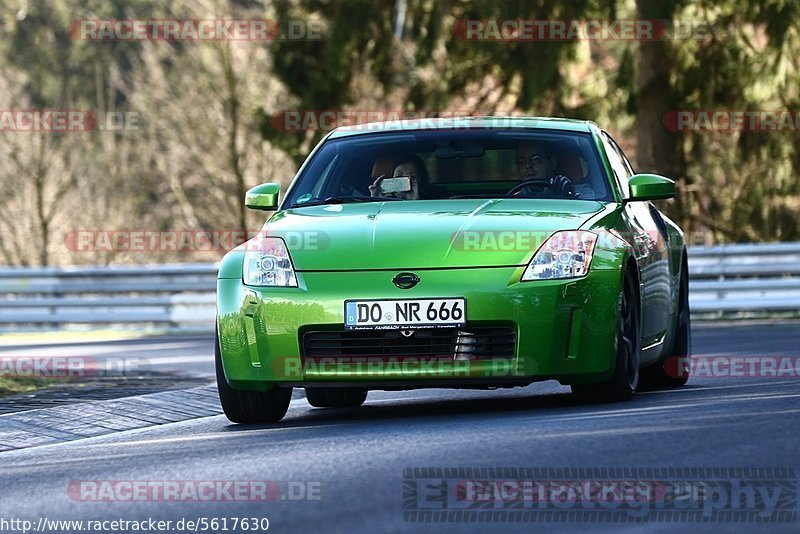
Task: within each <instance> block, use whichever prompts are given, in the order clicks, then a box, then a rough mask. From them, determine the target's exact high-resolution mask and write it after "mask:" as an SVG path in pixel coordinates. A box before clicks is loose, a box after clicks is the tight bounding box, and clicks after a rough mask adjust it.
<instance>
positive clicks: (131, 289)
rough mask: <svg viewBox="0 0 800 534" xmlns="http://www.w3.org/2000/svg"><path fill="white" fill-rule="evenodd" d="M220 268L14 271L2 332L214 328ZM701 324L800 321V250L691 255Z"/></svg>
mask: <svg viewBox="0 0 800 534" xmlns="http://www.w3.org/2000/svg"><path fill="white" fill-rule="evenodd" d="M216 272H217V265H216V264H213V263H191V264H175V265H153V266H135V267H131V266H112V267H73V268H6V269H2V270H0V326H3V327H9V326H11V325H24V324H27V325H50V326H54V325H65V324H81V323H83V324H128V323H154V324H167V325H171V326H190V327H199V328H207V327H210V326H212V325H213V323H214V309H215V295H214V290H215V287H216ZM689 274H690V284H689V299H690V306H691V309H692V313H693V314H694V315H695V316H698V317H710V318H713V317H747V316H758V315H768V314H787V313H788V314H800V243H776V244H753V245H721V246H714V247H691V248H690V249H689Z"/></svg>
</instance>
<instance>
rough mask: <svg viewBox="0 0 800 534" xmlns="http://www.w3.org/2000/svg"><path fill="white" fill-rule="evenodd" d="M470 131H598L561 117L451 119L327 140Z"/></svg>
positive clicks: (366, 128) (346, 129)
mask: <svg viewBox="0 0 800 534" xmlns="http://www.w3.org/2000/svg"><path fill="white" fill-rule="evenodd" d="M411 113H413V112H409V114H411ZM471 128H474V129H487V130H492V129H498V130H513V129H521V130H522V129H544V130H560V131H569V132H583V133H589V132H591V131H592V130H593V128H597V125H596V124H595V123H594V122H592V121H587V120H578V119H564V118H558V117H512V116H484V117H472V116H463V117H458V116H454V117H448V118H420V119H412V118H409V119H407V120H405V119H403V120H392V121H382V122H368V123H363V124H355V125H351V126H340V127H339V128H336V129H335V130H333V131H332V132H331V133H330V135H329V136H328V137H329V138H330V139H335V138H341V137H350V136H353V135H360V134H370V133H385V132H407V131H419V130H467V129H471Z"/></svg>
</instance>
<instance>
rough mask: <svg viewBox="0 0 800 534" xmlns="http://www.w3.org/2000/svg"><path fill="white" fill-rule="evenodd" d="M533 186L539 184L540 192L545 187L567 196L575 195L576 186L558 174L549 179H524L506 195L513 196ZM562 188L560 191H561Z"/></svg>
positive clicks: (572, 196)
mask: <svg viewBox="0 0 800 534" xmlns="http://www.w3.org/2000/svg"><path fill="white" fill-rule="evenodd" d="M532 186H539V192H540V193H541V192H544V190H545V189H548V188H549V189H551V190H552V191H553V192H554V193H555V194H557V195H559V194H560V196H562V197H565V198H574V197H575V187H574V186H573V185H572V182H570V181H569V179H568V178H566V177H565V176H560V175H559V176H556V177H554V178H551V179H549V180H540V179H530V180H523V181H521V182H520V183H518V184H517V185H515V186H514V187H512V188H511V189H509V190H508V192H507V193H506V196H509V197H513V196H518V195H519V194H520V193H521V192H522V191H523V190H524V189H527V188H529V187H532ZM559 189H560V191H559Z"/></svg>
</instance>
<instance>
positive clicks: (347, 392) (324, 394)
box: [306, 387, 367, 408]
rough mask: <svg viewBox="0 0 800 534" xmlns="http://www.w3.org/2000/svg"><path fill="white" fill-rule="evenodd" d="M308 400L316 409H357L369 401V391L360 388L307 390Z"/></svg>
mask: <svg viewBox="0 0 800 534" xmlns="http://www.w3.org/2000/svg"><path fill="white" fill-rule="evenodd" d="M306 400H307V401H308V403H309V404H310V405H311V406H314V407H315V408H357V407H359V406H361V405H362V404H364V401H365V400H367V390H366V389H358V388H319V387H317V388H306Z"/></svg>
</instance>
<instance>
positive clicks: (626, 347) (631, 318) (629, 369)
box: [571, 275, 641, 402]
mask: <svg viewBox="0 0 800 534" xmlns="http://www.w3.org/2000/svg"><path fill="white" fill-rule="evenodd" d="M636 295H637V293H636V282H635V280H634V278H633V277H632V276H629V275H628V276H625V279H624V280H623V283H622V295H621V303H620V314H619V322H618V325H617V356H616V359H615V361H614V372H613V374H612V375H611V378H610V379H609V380H608V381H606V382H601V383H597V384H573V385H572V386H571V389H572V394H573V395H575V397H577V398H578V400H580V401H582V402H617V401H625V400H630V398H631V397H633V394H634V393H635V392H636V387H637V385H638V383H639V356H640V354H641V342H640V330H639V301H638V299H637V297H636Z"/></svg>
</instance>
